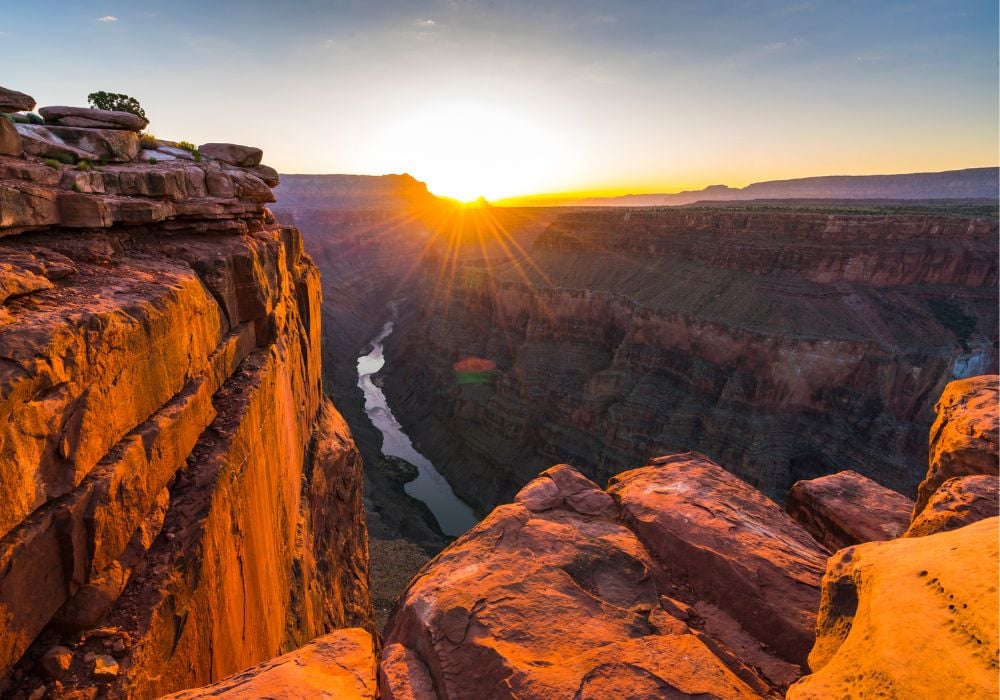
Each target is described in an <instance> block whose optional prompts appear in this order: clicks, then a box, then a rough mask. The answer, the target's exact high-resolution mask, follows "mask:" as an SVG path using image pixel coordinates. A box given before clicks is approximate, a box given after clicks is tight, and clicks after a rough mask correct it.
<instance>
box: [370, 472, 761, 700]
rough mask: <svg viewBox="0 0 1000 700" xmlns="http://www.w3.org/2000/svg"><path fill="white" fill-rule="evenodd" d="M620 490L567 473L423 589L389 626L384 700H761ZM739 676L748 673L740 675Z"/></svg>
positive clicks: (421, 577)
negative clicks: (664, 573)
mask: <svg viewBox="0 0 1000 700" xmlns="http://www.w3.org/2000/svg"><path fill="white" fill-rule="evenodd" d="M617 513H618V511H617V508H616V506H615V503H614V501H613V500H612V499H611V497H610V496H608V494H607V493H605V492H604V491H601V490H600V489H599V488H598V487H597V486H596V485H594V484H593V483H591V482H590V481H588V480H587V479H585V478H584V477H583V476H581V475H580V474H579V473H578V472H576V471H574V470H573V469H571V468H570V467H567V466H565V465H560V466H556V467H553V468H552V469H550V470H548V471H546V472H545V473H543V474H542V475H541V476H539V477H538V478H537V479H535V480H534V481H532V482H531V483H529V484H528V485H527V486H525V487H524V488H523V489H522V490H521V492H520V493H519V494H518V495H517V497H516V500H515V502H514V503H513V504H510V505H504V506H500V507H499V508H497V509H495V510H494V511H493V512H492V513H491V514H490V515H489V516H488V517H487V518H486V519H485V520H483V521H482V522H481V523H479V525H477V526H476V527H474V528H473V529H472V530H471V531H469V532H468V533H467V534H466V535H464V536H463V537H461V538H460V539H459V540H458V541H456V542H455V543H454V544H452V545H451V546H450V547H448V548H447V549H446V550H445V551H444V552H443V553H442V554H440V555H439V556H438V557H437V558H436V559H435V560H434V561H433V562H431V564H429V565H428V566H427V567H425V568H424V569H423V570H422V571H421V572H420V574H418V575H417V577H416V578H415V579H414V580H413V581H412V582H411V583H410V586H409V588H408V589H407V590H406V592H405V593H404V594H403V596H402V597H401V599H400V602H399V603H398V604H397V606H396V609H395V610H394V612H393V614H392V616H391V618H390V619H389V623H388V625H387V627H386V630H385V634H384V639H385V648H384V651H383V654H382V664H381V667H380V671H379V683H380V691H381V693H382V697H383V698H387V699H392V700H401V699H403V698H406V699H414V700H423V699H425V698H431V697H435V696H436V697H447V698H480V697H489V698H515V697H516V698H521V699H523V700H534V699H537V700H543V699H544V700H549V699H550V698H570V697H576V698H593V699H597V698H609V697H622V698H653V697H682V696H689V695H695V696H699V697H701V696H703V695H704V696H705V697H709V696H710V697H718V698H748V697H756V696H759V695H761V694H766V693H768V692H769V690H768V686H767V685H766V684H764V683H763V682H762V681H761V679H760V678H759V677H758V676H757V675H756V674H755V673H754V672H753V671H751V670H750V669H748V668H746V667H744V666H741V664H739V662H738V661H737V662H733V663H732V666H728V665H727V664H726V663H724V662H723V660H722V659H721V658H720V656H719V655H717V654H716V653H715V651H714V650H713V648H711V647H710V646H709V644H711V643H712V642H711V641H710V640H707V639H706V636H705V635H704V634H702V633H700V632H699V633H695V631H694V630H692V628H691V627H689V625H688V624H686V623H685V622H683V621H682V620H681V619H680V618H681V617H682V616H684V615H687V614H688V613H687V612H685V611H684V609H683V608H682V607H681V606H679V605H674V604H671V603H670V602H669V601H668V600H667V599H665V598H663V597H661V591H660V590H659V589H658V584H657V576H655V575H654V573H653V571H654V568H655V566H656V564H655V563H654V561H653V560H652V558H651V557H650V555H649V553H648V551H647V550H646V548H645V547H644V546H643V545H642V544H641V543H640V542H639V540H638V539H637V538H636V536H635V534H634V533H633V532H631V531H630V530H629V529H628V528H627V527H625V526H624V525H623V524H622V523H621V522H619V520H618V518H617ZM737 673H739V674H740V675H737Z"/></svg>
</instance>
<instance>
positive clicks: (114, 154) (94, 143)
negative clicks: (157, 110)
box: [17, 124, 139, 163]
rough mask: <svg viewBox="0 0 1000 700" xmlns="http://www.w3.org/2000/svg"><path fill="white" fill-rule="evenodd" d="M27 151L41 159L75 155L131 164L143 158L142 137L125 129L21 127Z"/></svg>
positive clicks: (19, 129)
mask: <svg viewBox="0 0 1000 700" xmlns="http://www.w3.org/2000/svg"><path fill="white" fill-rule="evenodd" d="M17 131H18V132H19V133H20V134H21V136H22V138H23V139H24V152H25V153H27V154H28V155H33V156H41V157H58V156H59V155H60V154H66V155H70V156H73V157H74V158H75V159H77V160H106V161H109V162H112V163H127V162H129V161H132V160H135V158H136V156H138V155H139V135H138V134H136V133H134V132H131V131H125V130H122V129H87V128H82V127H74V126H42V125H40V124H17Z"/></svg>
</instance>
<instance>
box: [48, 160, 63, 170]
mask: <svg viewBox="0 0 1000 700" xmlns="http://www.w3.org/2000/svg"><path fill="white" fill-rule="evenodd" d="M45 164H46V165H47V166H49V167H50V168H55V169H56V170H58V169H59V168H61V167H62V163H60V162H59V161H58V160H56V159H55V158H46V159H45Z"/></svg>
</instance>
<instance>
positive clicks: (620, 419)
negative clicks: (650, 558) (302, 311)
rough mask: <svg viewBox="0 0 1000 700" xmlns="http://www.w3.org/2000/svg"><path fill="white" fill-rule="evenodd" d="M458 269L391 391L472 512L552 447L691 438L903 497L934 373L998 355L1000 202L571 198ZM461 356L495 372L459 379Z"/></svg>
mask: <svg viewBox="0 0 1000 700" xmlns="http://www.w3.org/2000/svg"><path fill="white" fill-rule="evenodd" d="M450 279H451V282H450V284H449V286H447V287H446V288H445V289H442V288H441V285H440V284H439V282H438V281H437V280H436V279H435V278H434V277H433V276H430V275H428V276H427V278H426V279H425V282H426V283H425V286H424V288H423V292H422V293H421V294H420V295H419V296H418V297H417V299H418V300H419V306H418V307H417V308H415V309H413V310H411V313H410V314H409V316H408V317H407V318H406V319H404V323H403V325H402V326H401V329H402V330H401V332H400V333H399V334H397V335H394V336H393V337H392V338H390V339H389V342H388V344H387V358H388V363H389V364H390V365H392V366H393V367H394V372H393V374H391V375H390V376H389V377H388V379H387V381H386V386H385V389H386V393H387V394H388V396H389V398H390V400H391V401H392V402H393V406H394V408H395V410H396V412H397V414H398V415H399V417H400V418H401V420H402V421H403V424H404V427H405V428H406V429H407V432H408V433H409V434H410V435H411V436H412V437H414V438H415V441H416V444H417V445H418V447H419V448H420V449H421V450H422V451H423V452H424V453H425V454H427V455H428V457H430V458H431V460H432V461H433V462H434V463H435V465H437V466H438V468H439V470H441V471H442V472H443V473H445V474H446V476H447V477H448V479H449V481H450V482H451V483H452V485H453V487H454V489H455V491H456V493H457V494H458V495H459V496H460V497H462V498H464V499H465V500H467V501H468V502H469V503H472V504H474V505H476V506H477V507H478V508H479V509H480V511H481V512H486V511H487V510H488V509H489V508H490V507H492V506H493V505H495V504H496V503H499V502H502V501H504V500H507V499H509V498H511V497H512V496H513V494H514V493H515V492H516V491H517V490H518V488H520V487H521V486H522V485H524V484H525V483H527V482H528V481H529V480H530V479H531V478H532V477H534V476H535V475H536V474H537V473H538V472H539V471H541V470H542V469H544V468H545V467H546V466H547V465H549V464H552V463H553V462H569V463H572V464H574V465H575V466H577V467H578V468H580V469H581V471H583V473H584V474H586V475H587V476H589V477H591V478H594V479H597V480H604V479H607V478H608V477H610V476H611V475H613V474H615V473H617V472H619V471H621V470H622V469H624V468H626V467H627V466H628V465H630V464H635V463H636V462H641V461H642V460H644V459H645V458H646V457H647V456H648V455H650V454H658V453H664V452H669V451H676V450H685V449H695V450H698V451H699V452H702V453H704V454H706V455H708V456H709V457H710V458H712V459H714V460H716V461H717V462H718V463H720V464H724V465H725V466H726V468H727V469H730V470H732V471H733V472H734V473H735V474H737V475H738V476H740V477H741V478H743V479H744V480H746V481H747V482H748V483H750V484H752V485H754V486H756V487H758V488H760V489H761V490H763V491H764V492H765V493H767V494H768V495H769V496H771V497H773V498H776V499H779V500H781V499H784V497H785V495H786V493H787V491H788V489H789V488H790V487H791V485H792V484H793V483H794V482H795V481H797V480H799V479H804V478H812V477H817V476H821V475H824V474H829V473H833V472H836V471H840V470H844V469H852V470H854V471H856V472H858V473H860V474H863V475H867V476H869V477H871V478H873V479H875V480H876V481H878V482H879V483H881V484H883V485H885V486H888V487H891V488H893V489H896V490H900V491H904V492H910V491H913V490H914V489H915V488H916V485H917V483H918V482H919V480H920V478H921V476H922V475H923V472H924V466H923V464H924V460H925V449H926V448H925V436H926V434H927V430H928V428H929V427H930V424H931V420H932V418H933V404H934V401H935V400H936V398H937V396H938V395H940V393H941V391H942V389H943V387H944V386H945V384H946V383H947V382H948V381H949V380H951V379H952V378H955V377H961V376H969V375H971V374H976V373H981V372H984V371H991V370H995V368H996V363H997V350H996V340H997V317H996V306H997V289H996V286H997V222H996V218H995V216H993V217H979V218H970V217H967V216H957V215H950V214H949V212H947V211H942V212H941V213H939V214H936V215H933V216H932V215H913V214H892V213H889V214H869V215H859V214H855V215H847V214H842V213H829V212H827V213H824V212H812V211H797V210H777V211H763V212H762V211H757V210H739V209H731V208H727V209H720V210H698V211H687V210H684V209H645V210H643V209H637V210H626V211H623V210H608V209H605V210H580V211H572V212H566V213H564V214H562V215H561V216H559V218H558V219H557V220H556V221H554V222H553V223H552V224H551V225H550V226H549V227H548V228H547V230H546V231H545V232H544V233H543V234H542V235H541V236H539V237H538V238H537V240H535V242H534V244H533V246H532V247H531V248H530V250H528V251H527V255H526V256H525V257H523V258H522V259H519V260H514V261H495V260H494V261H490V260H487V261H486V262H485V263H482V262H477V261H471V260H470V261H468V262H466V263H464V264H459V265H456V266H455V268H454V271H453V273H452V275H451V278H450ZM470 357H473V358H479V359H481V360H486V361H487V362H488V363H492V364H494V365H495V367H496V369H495V371H493V372H492V373H490V374H489V376H488V377H487V378H485V380H484V381H481V382H476V383H468V382H463V381H460V376H459V374H458V373H456V371H455V363H456V362H459V361H462V360H463V359H467V358H470Z"/></svg>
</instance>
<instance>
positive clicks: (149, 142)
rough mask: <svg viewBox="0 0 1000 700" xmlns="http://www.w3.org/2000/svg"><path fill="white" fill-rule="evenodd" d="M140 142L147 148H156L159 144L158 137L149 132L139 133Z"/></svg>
mask: <svg viewBox="0 0 1000 700" xmlns="http://www.w3.org/2000/svg"><path fill="white" fill-rule="evenodd" d="M139 142H140V143H141V144H142V145H143V146H145V147H146V148H156V147H157V146H158V145H159V143H158V142H157V141H156V137H155V136H153V135H152V134H147V133H142V134H139Z"/></svg>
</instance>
